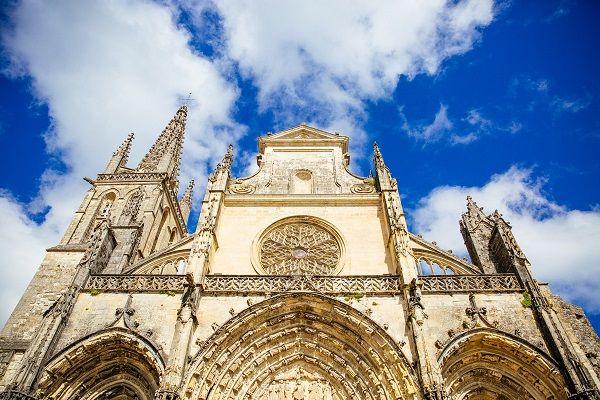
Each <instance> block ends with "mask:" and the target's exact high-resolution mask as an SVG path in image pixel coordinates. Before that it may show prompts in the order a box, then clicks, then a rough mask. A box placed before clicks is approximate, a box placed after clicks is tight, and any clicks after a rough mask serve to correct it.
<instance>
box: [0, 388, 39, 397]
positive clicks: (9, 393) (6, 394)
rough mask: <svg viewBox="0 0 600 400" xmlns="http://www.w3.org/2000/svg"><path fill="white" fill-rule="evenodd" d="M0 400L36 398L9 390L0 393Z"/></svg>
mask: <svg viewBox="0 0 600 400" xmlns="http://www.w3.org/2000/svg"><path fill="white" fill-rule="evenodd" d="M0 400H37V397H33V396H30V395H28V394H25V393H22V392H19V391H17V390H12V389H9V390H7V391H5V392H2V393H0Z"/></svg>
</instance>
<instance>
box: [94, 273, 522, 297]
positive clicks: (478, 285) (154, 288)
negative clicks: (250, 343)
mask: <svg viewBox="0 0 600 400" xmlns="http://www.w3.org/2000/svg"><path fill="white" fill-rule="evenodd" d="M419 279H420V282H421V283H422V288H421V290H422V292H424V293H430V292H476V293H477V292H507V291H508V292H512V291H520V290H522V288H521V287H520V286H519V283H518V281H517V279H516V277H515V276H514V275H513V274H500V275H451V276H422V277H420V278H419ZM186 284H188V281H187V279H186V277H185V276H183V275H92V276H90V278H89V279H88V281H87V283H86V284H85V287H84V289H85V290H88V291H89V290H100V291H107V292H143V291H149V292H160V291H167V290H168V291H175V292H181V291H183V290H184V288H185V286H186ZM203 290H204V292H206V293H207V294H213V295H221V294H224V295H226V294H235V293H244V294H270V293H285V292H320V293H327V294H332V295H335V294H340V295H344V294H352V293H363V294H371V295H379V296H381V295H383V296H393V295H396V294H399V293H401V292H402V287H401V286H400V282H399V280H398V277H397V276H395V275H352V276H300V275H291V276H283V275H208V276H206V277H205V279H204V284H203Z"/></svg>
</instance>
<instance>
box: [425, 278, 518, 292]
mask: <svg viewBox="0 0 600 400" xmlns="http://www.w3.org/2000/svg"><path fill="white" fill-rule="evenodd" d="M419 279H420V280H421V283H422V284H423V287H422V291H423V292H513V291H521V290H523V288H521V286H520V285H519V282H518V281H517V278H516V276H515V275H514V274H497V275H444V276H421V277H419Z"/></svg>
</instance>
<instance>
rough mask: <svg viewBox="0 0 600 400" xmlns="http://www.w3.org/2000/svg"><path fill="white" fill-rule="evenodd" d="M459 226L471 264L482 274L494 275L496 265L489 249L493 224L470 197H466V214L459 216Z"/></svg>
mask: <svg viewBox="0 0 600 400" xmlns="http://www.w3.org/2000/svg"><path fill="white" fill-rule="evenodd" d="M459 225H460V233H461V234H462V236H463V239H464V241H465V245H466V247H467V250H468V251H469V256H470V257H471V260H472V261H473V264H475V265H477V266H478V267H479V269H480V270H481V272H482V273H484V274H494V273H496V272H497V271H496V265H495V262H494V260H493V257H492V254H491V253H490V248H489V243H490V240H491V238H492V231H493V230H494V222H493V221H492V220H491V219H490V218H489V217H487V216H486V215H485V214H484V212H483V208H482V207H479V206H478V205H477V203H476V202H475V201H473V198H472V197H471V196H467V212H465V213H464V214H463V215H462V216H461V218H460V221H459Z"/></svg>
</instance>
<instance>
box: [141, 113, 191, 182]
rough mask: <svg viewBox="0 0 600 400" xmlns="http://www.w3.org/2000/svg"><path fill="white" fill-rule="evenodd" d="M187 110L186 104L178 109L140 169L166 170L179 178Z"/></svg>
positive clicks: (173, 177) (172, 176)
mask: <svg viewBox="0 0 600 400" xmlns="http://www.w3.org/2000/svg"><path fill="white" fill-rule="evenodd" d="M187 111H188V109H187V106H185V105H183V106H181V107H180V108H179V110H177V113H176V114H175V116H174V117H173V118H172V119H171V121H169V123H168V124H167V126H166V127H165V129H164V130H163V131H162V133H161V134H160V136H159V137H158V139H156V142H155V143H154V144H153V145H152V147H151V148H150V151H148V153H147V154H146V155H145V156H144V158H143V159H142V161H141V162H140V165H139V166H138V170H140V171H144V172H166V173H168V174H169V175H170V176H171V178H172V179H175V180H176V179H177V176H178V174H179V162H180V158H181V148H182V145H183V135H184V133H185V123H186V120H187Z"/></svg>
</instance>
